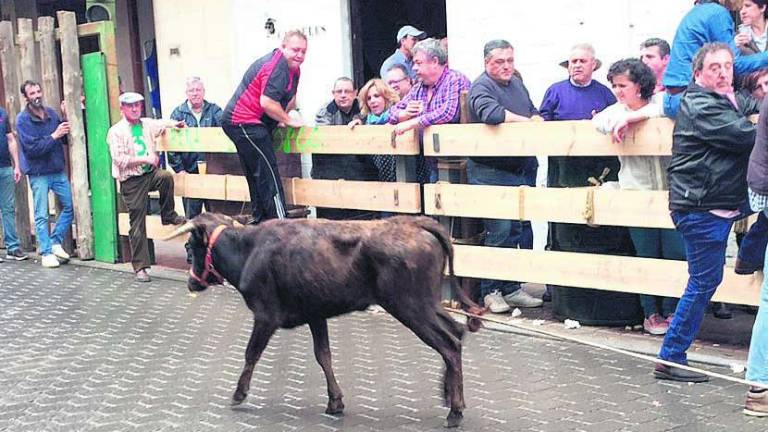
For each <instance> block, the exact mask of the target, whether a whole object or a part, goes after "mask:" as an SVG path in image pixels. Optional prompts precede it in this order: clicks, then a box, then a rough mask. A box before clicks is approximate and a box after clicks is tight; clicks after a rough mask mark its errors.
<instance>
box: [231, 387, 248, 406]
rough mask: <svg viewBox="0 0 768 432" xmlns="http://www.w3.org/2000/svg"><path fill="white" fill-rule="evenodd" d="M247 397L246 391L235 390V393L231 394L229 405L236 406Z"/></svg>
mask: <svg viewBox="0 0 768 432" xmlns="http://www.w3.org/2000/svg"><path fill="white" fill-rule="evenodd" d="M247 397H248V393H245V392H241V391H240V390H236V391H235V394H233V395H232V401H231V402H230V405H231V406H238V405H240V404H241V403H243V401H244V400H245V398H247Z"/></svg>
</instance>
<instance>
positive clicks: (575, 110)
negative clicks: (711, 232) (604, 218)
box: [539, 43, 629, 301]
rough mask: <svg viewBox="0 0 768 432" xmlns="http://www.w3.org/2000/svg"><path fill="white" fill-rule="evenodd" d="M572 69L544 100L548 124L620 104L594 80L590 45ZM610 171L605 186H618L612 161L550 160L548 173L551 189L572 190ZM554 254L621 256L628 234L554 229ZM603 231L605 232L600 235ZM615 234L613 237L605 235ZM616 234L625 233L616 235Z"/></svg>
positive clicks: (581, 47)
mask: <svg viewBox="0 0 768 432" xmlns="http://www.w3.org/2000/svg"><path fill="white" fill-rule="evenodd" d="M560 66H563V67H565V68H567V69H568V78H567V79H565V80H563V81H559V82H556V83H554V84H552V86H550V87H549V89H547V91H546V93H545V94H544V100H543V101H542V103H541V107H540V108H539V113H540V114H541V116H542V117H543V118H544V120H548V121H550V120H587V119H591V118H592V116H593V115H594V114H595V113H597V112H600V111H602V110H603V109H605V108H606V107H607V106H609V105H613V104H614V103H616V98H615V97H614V95H613V93H612V92H611V90H610V89H609V88H608V87H606V86H604V85H603V84H600V83H599V82H597V81H595V80H593V79H592V74H593V72H594V71H595V70H596V69H598V68H599V67H600V60H598V59H597V58H595V49H594V48H593V47H592V45H590V44H586V43H583V44H578V45H575V46H574V47H573V48H572V49H571V54H570V57H569V58H568V60H566V61H563V62H562V63H560ZM605 168H608V169H610V173H609V176H608V177H607V178H606V180H617V175H618V172H619V161H618V158H616V157H615V156H613V157H578V158H566V157H550V158H549V170H548V172H547V186H549V187H569V186H589V182H588V181H587V179H588V178H589V177H595V178H598V177H600V176H601V174H602V173H603V169H605ZM549 231H550V233H549V242H548V243H549V245H548V248H549V249H550V250H560V251H571V252H601V253H622V252H623V250H621V249H623V248H622V246H621V245H622V244H623V242H622V239H623V238H625V237H626V239H625V240H626V244H627V245H629V234H628V232H627V231H626V229H620V228H615V227H604V228H591V227H588V226H585V225H572V224H554V223H550V229H549ZM598 231H600V232H599V233H598ZM606 231H611V232H606ZM613 231H623V233H622V232H613ZM607 237H615V238H616V241H615V242H612V243H615V244H617V245H618V246H617V248H616V249H615V250H605V247H604V244H603V243H606V242H605V241H603V240H601V238H607ZM551 299H552V294H551V290H550V287H549V286H547V292H546V293H545V294H544V300H545V301H549V300H551Z"/></svg>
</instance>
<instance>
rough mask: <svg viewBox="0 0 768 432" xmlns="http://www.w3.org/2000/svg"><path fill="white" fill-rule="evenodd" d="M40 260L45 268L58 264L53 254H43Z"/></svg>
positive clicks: (54, 266)
mask: <svg viewBox="0 0 768 432" xmlns="http://www.w3.org/2000/svg"><path fill="white" fill-rule="evenodd" d="M40 261H41V262H42V264H43V267H46V268H56V267H58V266H59V260H58V258H56V255H54V254H48V255H43V258H42V259H41V260H40Z"/></svg>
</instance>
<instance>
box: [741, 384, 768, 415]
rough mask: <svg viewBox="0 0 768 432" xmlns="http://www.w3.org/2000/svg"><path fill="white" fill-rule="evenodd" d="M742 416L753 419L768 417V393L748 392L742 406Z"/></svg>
mask: <svg viewBox="0 0 768 432" xmlns="http://www.w3.org/2000/svg"><path fill="white" fill-rule="evenodd" d="M744 414H746V415H748V416H754V417H768V391H763V392H760V393H757V392H754V391H752V390H750V391H748V392H747V402H746V403H745V404H744Z"/></svg>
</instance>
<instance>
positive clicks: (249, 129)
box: [222, 30, 307, 223]
mask: <svg viewBox="0 0 768 432" xmlns="http://www.w3.org/2000/svg"><path fill="white" fill-rule="evenodd" d="M306 53H307V37H306V36H305V35H304V33H302V32H301V31H299V30H293V31H289V32H287V33H286V34H285V37H283V42H282V45H281V47H280V48H278V49H275V50H274V51H272V52H271V53H269V54H267V55H265V56H264V57H261V58H260V59H258V60H256V61H255V62H253V64H252V65H251V66H250V67H249V68H248V70H247V71H246V72H245V75H244V76H243V79H242V81H241V82H240V85H239V86H238V87H237V90H236V91H235V94H234V95H233V96H232V99H230V101H229V103H228V104H227V107H226V109H225V110H224V116H223V117H222V129H224V133H226V134H227V136H228V137H229V139H231V140H232V142H233V143H234V144H235V147H236V148H237V154H238V156H239V157H240V163H241V165H242V166H243V171H244V172H245V178H246V181H247V182H248V190H249V191H250V196H251V216H252V220H251V223H259V222H261V221H263V220H267V219H274V218H279V219H283V218H285V193H284V192H283V185H282V183H281V182H280V172H279V171H278V168H277V159H276V158H275V151H274V149H273V146H272V133H273V132H274V130H275V128H276V127H278V126H279V125H285V126H290V127H296V128H298V127H301V126H302V124H301V122H300V121H299V120H295V119H292V118H291V117H290V116H289V115H288V112H290V111H291V110H292V109H293V108H294V107H295V106H296V89H297V87H298V85H299V75H300V70H299V67H300V66H301V64H302V63H303V62H304V57H305V56H306Z"/></svg>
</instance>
